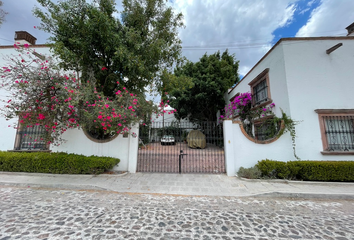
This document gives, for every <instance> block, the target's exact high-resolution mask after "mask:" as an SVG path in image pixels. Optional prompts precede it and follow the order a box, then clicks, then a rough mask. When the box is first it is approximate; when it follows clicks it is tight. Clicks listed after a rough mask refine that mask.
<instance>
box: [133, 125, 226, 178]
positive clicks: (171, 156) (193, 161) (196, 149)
mask: <svg viewBox="0 0 354 240" xmlns="http://www.w3.org/2000/svg"><path fill="white" fill-rule="evenodd" d="M222 131H223V128H222V125H221V124H217V123H216V122H201V123H198V124H192V123H190V122H177V121H175V122H166V121H165V122H152V123H151V124H150V125H149V126H147V125H145V126H140V128H139V150H138V167H137V171H138V172H165V173H179V172H180V173H224V172H225V156H224V148H223V143H224V142H223V132H222ZM193 133H194V134H193ZM195 133H197V134H195Z"/></svg>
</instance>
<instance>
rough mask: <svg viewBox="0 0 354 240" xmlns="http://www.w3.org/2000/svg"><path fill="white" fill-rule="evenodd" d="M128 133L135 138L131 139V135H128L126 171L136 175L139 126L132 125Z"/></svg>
mask: <svg viewBox="0 0 354 240" xmlns="http://www.w3.org/2000/svg"><path fill="white" fill-rule="evenodd" d="M130 133H135V134H136V137H133V136H132V134H129V145H128V147H129V156H128V171H129V172H130V173H136V168H137V164H138V148H139V124H135V125H133V126H132V129H131V130H130Z"/></svg>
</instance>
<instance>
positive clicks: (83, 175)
mask: <svg viewBox="0 0 354 240" xmlns="http://www.w3.org/2000/svg"><path fill="white" fill-rule="evenodd" d="M128 173H129V172H123V173H121V174H118V173H116V174H107V173H101V174H97V175H95V174H59V173H32V172H2V171H0V175H2V174H4V175H17V176H45V177H56V176H75V177H79V176H81V177H99V176H103V177H123V176H125V175H127V174H128Z"/></svg>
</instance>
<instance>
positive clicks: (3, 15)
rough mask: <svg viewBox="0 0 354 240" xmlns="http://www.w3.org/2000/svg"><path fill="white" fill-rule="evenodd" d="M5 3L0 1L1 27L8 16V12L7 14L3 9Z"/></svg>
mask: <svg viewBox="0 0 354 240" xmlns="http://www.w3.org/2000/svg"><path fill="white" fill-rule="evenodd" d="M3 4H4V3H3V2H2V1H0V26H1V24H2V23H3V22H4V21H5V16H6V14H7V12H5V10H4V9H2V5H3Z"/></svg>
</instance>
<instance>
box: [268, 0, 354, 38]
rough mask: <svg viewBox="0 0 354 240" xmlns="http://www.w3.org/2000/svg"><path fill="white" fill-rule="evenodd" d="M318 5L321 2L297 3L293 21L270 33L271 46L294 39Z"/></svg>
mask: <svg viewBox="0 0 354 240" xmlns="http://www.w3.org/2000/svg"><path fill="white" fill-rule="evenodd" d="M309 3H310V4H309ZM320 5H321V2H320V1H319V0H317V1H299V2H297V9H296V10H295V12H294V16H293V20H292V21H291V22H290V23H289V24H288V25H286V26H284V27H280V28H277V29H276V30H275V31H274V32H273V33H272V34H273V35H274V39H273V41H272V44H275V43H276V42H277V41H278V40H279V39H280V38H288V37H295V36H296V34H297V32H298V31H299V29H300V28H301V27H302V26H304V25H306V23H307V22H308V21H309V19H310V17H311V13H312V12H313V10H314V9H316V8H318V7H319V6H320ZM353 21H354V19H353Z"/></svg>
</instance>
